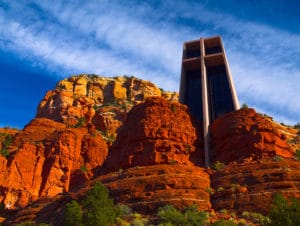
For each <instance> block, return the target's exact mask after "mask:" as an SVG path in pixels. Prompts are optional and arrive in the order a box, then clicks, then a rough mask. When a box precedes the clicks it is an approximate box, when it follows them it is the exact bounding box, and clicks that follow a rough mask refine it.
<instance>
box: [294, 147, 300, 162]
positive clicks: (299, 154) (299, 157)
mask: <svg viewBox="0 0 300 226" xmlns="http://www.w3.org/2000/svg"><path fill="white" fill-rule="evenodd" d="M295 159H296V160H300V149H297V150H296V153H295Z"/></svg>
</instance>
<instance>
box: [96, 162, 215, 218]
mask: <svg viewBox="0 0 300 226" xmlns="http://www.w3.org/2000/svg"><path fill="white" fill-rule="evenodd" d="M101 181H102V183H104V184H105V185H106V186H107V187H108V188H109V190H110V191H111V195H112V196H113V198H114V200H115V201H116V202H117V203H123V204H126V205H128V206H130V207H131V208H132V209H134V210H135V211H138V212H141V213H144V214H150V213H155V212H156V211H157V209H158V208H159V207H161V206H164V205H166V204H169V205H174V206H176V207H178V208H180V209H183V208H186V207H187V206H189V205H193V204H196V205H198V207H199V209H201V210H210V208H211V204H210V198H209V194H208V193H207V191H206V190H207V188H209V187H210V179H209V175H208V174H207V173H206V172H205V170H204V169H203V168H201V167H196V166H185V165H170V164H168V165H161V164H159V165H153V166H143V167H134V168H129V169H128V170H126V171H124V172H122V171H121V172H120V171H119V172H116V173H115V175H114V176H112V175H111V174H109V177H108V176H107V175H106V176H103V177H102V178H101Z"/></svg>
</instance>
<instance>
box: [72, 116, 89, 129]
mask: <svg viewBox="0 0 300 226" xmlns="http://www.w3.org/2000/svg"><path fill="white" fill-rule="evenodd" d="M85 122H86V119H85V117H81V118H78V121H77V123H76V125H75V126H74V128H82V127H83V126H84V125H85Z"/></svg>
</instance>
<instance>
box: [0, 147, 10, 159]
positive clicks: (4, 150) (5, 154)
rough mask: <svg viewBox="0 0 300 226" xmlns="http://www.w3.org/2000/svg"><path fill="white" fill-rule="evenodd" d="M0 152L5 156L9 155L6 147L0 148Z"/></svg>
mask: <svg viewBox="0 0 300 226" xmlns="http://www.w3.org/2000/svg"><path fill="white" fill-rule="evenodd" d="M0 154H1V155H2V156H3V157H7V156H9V151H8V150H7V149H4V148H2V149H1V150H0Z"/></svg>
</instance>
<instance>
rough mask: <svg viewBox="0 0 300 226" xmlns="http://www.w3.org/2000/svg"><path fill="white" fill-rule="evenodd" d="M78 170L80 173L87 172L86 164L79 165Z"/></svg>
mask: <svg viewBox="0 0 300 226" xmlns="http://www.w3.org/2000/svg"><path fill="white" fill-rule="evenodd" d="M80 171H81V172H82V173H85V172H87V168H86V166H85V165H82V166H80Z"/></svg>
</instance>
